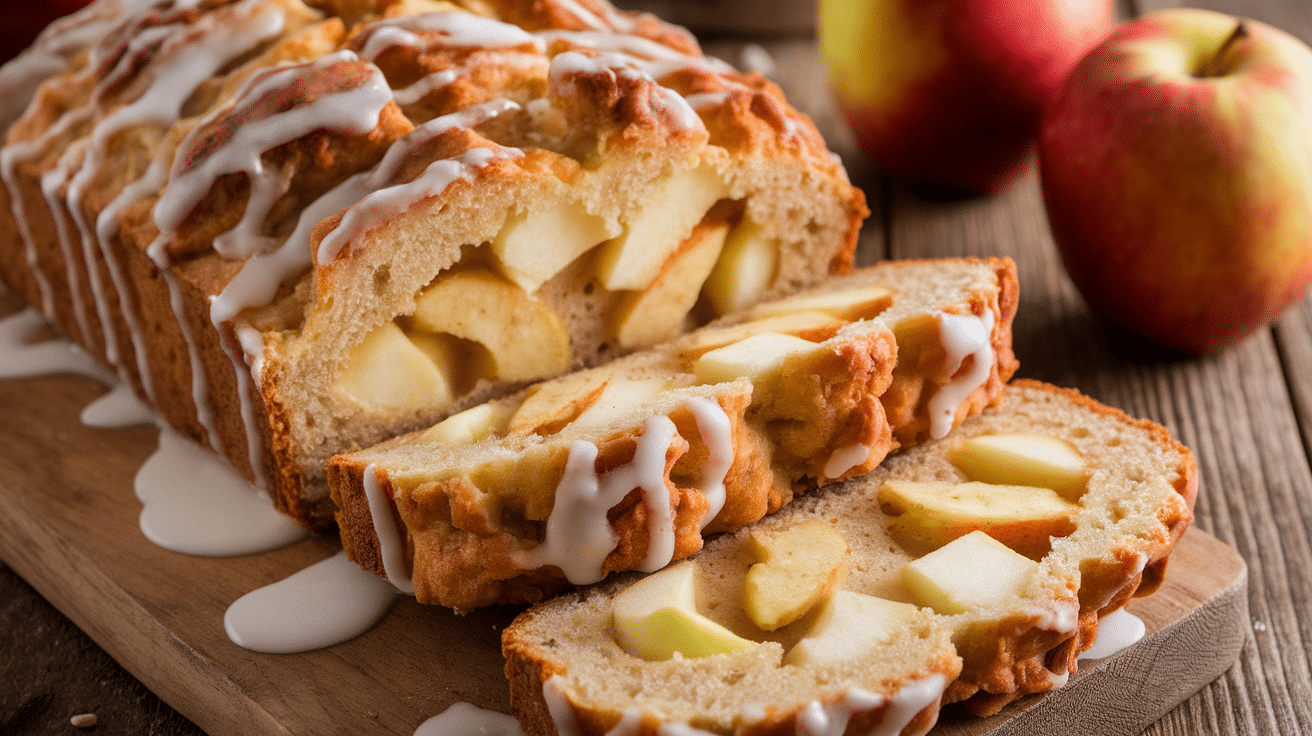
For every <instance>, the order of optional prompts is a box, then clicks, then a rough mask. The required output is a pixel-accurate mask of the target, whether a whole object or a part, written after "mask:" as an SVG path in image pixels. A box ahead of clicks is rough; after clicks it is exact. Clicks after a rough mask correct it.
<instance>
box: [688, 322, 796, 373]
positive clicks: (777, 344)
mask: <svg viewBox="0 0 1312 736" xmlns="http://www.w3.org/2000/svg"><path fill="white" fill-rule="evenodd" d="M819 349H820V348H819V346H818V345H817V344H816V343H813V342H809V341H807V340H803V339H802V338H800V337H793V336H792V335H782V334H779V333H777V332H766V333H762V334H759V335H752V336H751V337H748V338H746V339H744V340H739V341H738V342H735V343H732V344H729V345H725V346H724V347H722V348H716V349H715V350H712V351H710V352H708V353H706V354H705V355H703V356H702V357H700V358H698V359H697V360H696V361H694V362H693V372H694V373H695V374H696V376H697V382H698V383H702V384H710V383H725V382H728V381H732V380H734V379H737V378H749V379H751V381H752V383H757V382H761V381H765V380H766V379H768V378H769V377H770V376H771V375H772V374H774V373H775V372H777V371H778V370H779V369H780V368H781V367H783V366H784V365H786V364H787V363H788V361H789V360H791V359H794V358H796V357H797V356H801V355H806V354H810V353H814V352H816V351H817V350H819Z"/></svg>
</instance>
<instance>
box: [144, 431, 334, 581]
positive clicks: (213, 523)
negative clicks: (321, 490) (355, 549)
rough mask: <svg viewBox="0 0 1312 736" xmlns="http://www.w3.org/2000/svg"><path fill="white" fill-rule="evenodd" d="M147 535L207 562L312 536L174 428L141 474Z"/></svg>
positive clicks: (162, 438) (161, 435)
mask: <svg viewBox="0 0 1312 736" xmlns="http://www.w3.org/2000/svg"><path fill="white" fill-rule="evenodd" d="M134 487H135V489H136V492H137V498H138V499H140V500H141V503H142V504H143V508H142V510H141V532H142V533H143V534H145V535H146V538H147V539H149V540H150V541H152V542H154V543H155V544H158V545H159V546H161V547H163V548H165V549H170V550H173V551H174V552H182V553H184V554H189V555H197V556H201V557H236V556H238V555H250V554H258V553H260V552H269V551H272V550H275V549H280V548H282V547H286V546H287V545H289V544H292V543H293V542H296V541H299V540H301V539H304V538H306V537H307V536H308V535H309V532H307V531H305V530H304V529H302V528H301V527H300V526H298V525H297V524H296V522H294V521H292V520H291V518H290V517H288V516H286V515H284V514H281V513H279V512H278V511H277V509H275V508H273V504H271V503H270V502H269V499H268V498H267V497H266V496H265V495H264V494H262V493H260V492H259V491H257V490H255V488H254V487H253V486H251V485H250V484H249V483H247V482H246V481H245V479H243V478H241V477H240V476H238V475H237V474H236V473H234V472H233V471H232V470H231V469H230V468H228V466H227V465H225V464H224V463H223V462H222V461H221V460H219V459H218V458H217V457H215V456H214V454H213V453H211V452H208V451H207V450H205V449H203V448H202V447H201V446H200V445H197V444H196V443H195V442H192V441H191V440H189V439H186V438H184V437H183V436H182V435H180V434H178V433H177V432H175V431H173V430H172V429H168V428H163V429H161V430H160V432H159V449H158V450H156V451H155V454H153V455H151V456H150V458H149V459H147V460H146V462H145V463H144V464H142V466H141V470H139V471H138V472H137V478H136V482H135V483H134Z"/></svg>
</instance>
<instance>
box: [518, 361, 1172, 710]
mask: <svg viewBox="0 0 1312 736" xmlns="http://www.w3.org/2000/svg"><path fill="white" fill-rule="evenodd" d="M1055 427H1062V429H1054V428H1055ZM1024 431H1041V432H1045V433H1050V432H1054V431H1055V432H1056V433H1057V436H1060V437H1064V438H1067V439H1068V440H1070V441H1073V442H1076V443H1077V444H1078V446H1079V447H1080V448H1081V452H1083V453H1085V456H1086V458H1087V459H1088V461H1089V462H1091V463H1094V465H1093V467H1094V468H1095V470H1093V471H1091V472H1092V473H1093V476H1091V480H1090V484H1091V485H1090V488H1089V490H1088V491H1087V492H1086V493H1087V494H1092V495H1091V496H1088V497H1087V498H1086V499H1084V500H1082V511H1081V514H1082V516H1079V517H1077V529H1076V531H1075V532H1073V533H1072V534H1071V535H1070V536H1069V537H1066V538H1062V539H1057V540H1055V541H1054V543H1053V549H1052V551H1051V552H1050V553H1049V554H1048V555H1047V556H1045V557H1044V558H1043V560H1042V561H1041V562H1040V568H1039V569H1040V579H1039V581H1038V582H1037V583H1036V585H1037V587H1036V588H1035V589H1034V590H1033V591H1032V592H1031V593H1027V594H1026V596H1025V597H1022V598H1020V599H1018V600H1017V601H1016V602H1015V603H1013V604H1010V605H1009V606H1008V607H1005V608H1003V609H999V610H987V611H975V612H967V613H963V614H956V615H953V616H936V617H935V618H934V619H933V620H934V622H936V625H937V626H938V628H937V629H936V631H939V632H940V633H944V634H946V633H947V632H951V634H950V638H949V641H950V643H946V644H945V651H946V659H945V658H944V656H943V655H941V654H935V655H929V654H925V653H922V654H921V655H919V656H920V657H923V659H913V660H912V661H913V662H914V663H915V664H914V665H908V664H907V663H905V662H903V664H902V665H901V666H903V667H904V670H905V673H904V676H903V677H902V678H893V679H892V680H891V681H890V683H889V685H888V687H889V688H890V690H896V688H897V686H898V684H902V683H906V682H908V681H911V680H913V679H914V678H916V677H921V676H923V673H924V671H926V670H927V669H928V670H934V671H938V672H950V673H951V674H950V675H949V677H948V680H945V682H944V684H945V685H946V688H945V689H944V690H943V693H942V698H941V703H942V704H947V703H952V702H961V703H962V704H963V706H964V707H965V708H966V709H967V710H968V711H969V712H971V713H973V714H975V715H981V716H984V715H991V714H993V713H996V712H997V711H998V710H1000V709H1001V708H1002V707H1004V706H1005V705H1007V704H1008V703H1010V702H1013V701H1014V700H1016V699H1017V698H1020V697H1023V696H1024V695H1027V694H1031V693H1039V692H1044V691H1047V690H1050V689H1053V688H1054V687H1060V686H1061V684H1062V683H1064V682H1065V676H1066V675H1068V674H1070V673H1073V672H1075V667H1076V657H1077V656H1078V655H1079V654H1080V653H1081V652H1083V651H1084V650H1086V649H1088V648H1089V646H1091V644H1092V643H1093V641H1094V638H1095V637H1096V635H1097V631H1098V622H1099V619H1100V617H1101V616H1105V615H1106V614H1108V613H1110V612H1112V611H1115V610H1117V609H1119V608H1121V607H1123V606H1124V605H1125V603H1126V602H1127V601H1128V600H1130V598H1131V597H1133V596H1135V595H1137V594H1146V593H1145V592H1144V585H1143V584H1142V581H1143V579H1144V578H1145V577H1146V575H1145V571H1146V570H1148V569H1150V568H1152V567H1153V566H1154V565H1159V566H1160V564H1161V563H1163V562H1164V561H1165V560H1166V559H1167V558H1168V557H1169V555H1170V552H1171V551H1172V549H1173V548H1174V544H1175V543H1176V541H1178V539H1179V537H1180V535H1181V534H1182V533H1183V531H1184V528H1185V527H1187V526H1188V523H1189V519H1190V518H1191V508H1192V501H1193V498H1194V495H1195V493H1196V487H1197V486H1196V475H1197V472H1196V467H1195V461H1194V457H1193V454H1192V453H1191V452H1190V451H1189V450H1188V449H1187V448H1186V447H1184V446H1183V445H1181V444H1180V443H1179V442H1178V441H1176V440H1175V439H1174V438H1172V437H1171V435H1170V433H1169V432H1168V431H1167V430H1166V429H1164V428H1163V427H1161V426H1160V425H1157V424H1155V423H1152V422H1149V421H1144V420H1138V419H1134V418H1131V417H1129V416H1127V415H1125V414H1124V413H1123V412H1121V411H1119V410H1117V409H1113V408H1110V407H1106V406H1104V405H1102V404H1099V403H1097V402H1095V401H1093V400H1092V399H1090V398H1088V397H1086V396H1084V395H1082V394H1080V393H1079V392H1077V391H1072V390H1068V389H1059V388H1057V387H1054V386H1050V385H1047V384H1043V383H1040V382H1037V381H1030V380H1021V381H1016V382H1015V383H1014V384H1012V386H1011V387H1009V388H1008V389H1007V392H1006V394H1005V395H1004V397H1003V398H1002V399H1001V401H1000V402H999V404H998V405H997V406H996V407H993V408H990V409H988V410H986V411H985V412H983V413H982V414H980V415H978V416H975V417H972V418H970V419H968V420H966V422H964V423H963V425H962V426H961V427H960V428H959V430H958V432H957V434H955V435H954V436H951V437H948V438H947V439H945V440H941V441H934V442H929V443H926V444H925V445H922V446H918V447H915V448H911V449H909V450H904V451H902V452H899V453H897V454H895V455H894V456H892V457H891V458H890V459H889V460H888V461H886V463H885V464H884V465H883V466H881V467H880V468H878V469H877V470H876V471H875V472H873V473H872V474H870V475H867V476H861V477H857V478H854V479H851V480H848V481H846V482H845V483H843V484H840V485H837V486H834V487H831V488H829V489H824V490H821V491H820V492H818V493H816V494H813V495H810V496H808V497H806V498H804V499H800V500H798V501H797V502H795V503H793V504H791V505H789V506H788V507H786V508H785V509H784V510H783V511H782V512H780V513H779V514H776V515H774V516H771V517H769V518H767V519H764V520H762V521H761V522H758V523H757V524H755V525H752V526H749V527H747V528H745V529H743V530H740V531H738V532H736V533H734V534H731V535H726V536H725V537H722V538H719V539H717V540H715V541H714V542H712V543H711V544H709V545H708V546H707V548H706V549H705V550H703V551H702V552H700V553H699V554H698V555H696V556H694V557H693V558H692V559H693V561H694V562H695V564H696V565H698V575H699V577H698V580H699V581H701V582H699V586H698V610H699V611H701V612H702V613H703V614H704V615H708V616H710V617H712V618H713V619H714V620H716V621H717V622H718V623H721V624H722V625H725V626H727V627H729V628H730V629H731V630H733V631H734V632H735V633H737V634H739V635H740V636H749V637H750V638H756V639H757V640H758V641H760V640H762V639H765V641H766V644H764V645H762V646H763V647H769V646H774V644H773V642H775V641H778V642H779V643H781V644H782V645H783V646H784V647H785V648H787V647H789V646H791V645H792V643H793V642H795V641H796V636H798V634H793V635H791V636H784V637H782V638H779V637H777V636H775V635H773V634H767V633H765V632H761V631H759V630H756V629H754V628H753V625H752V624H751V623H750V621H749V620H748V619H747V618H746V615H745V614H743V613H741V611H737V612H735V611H736V609H737V607H738V605H739V603H737V601H738V596H739V595H741V593H740V592H735V586H740V585H741V583H742V580H743V576H744V575H745V566H746V563H743V562H742V561H741V558H742V554H743V553H742V551H741V550H740V547H741V546H742V545H743V544H745V543H746V541H745V539H746V535H747V534H748V533H749V532H750V531H752V530H759V529H763V530H767V531H771V532H772V533H777V532H778V531H779V530H782V529H786V528H789V527H790V526H792V525H795V524H797V523H799V522H801V521H804V520H810V519H817V518H818V519H825V520H828V521H830V522H831V523H834V524H836V525H837V527H838V528H839V529H840V530H842V531H843V533H844V535H845V536H846V537H847V539H848V542H849V544H850V545H852V554H853V555H854V558H853V560H852V565H851V567H852V569H853V570H854V572H853V573H852V577H851V578H849V580H848V581H847V582H846V583H844V584H843V585H844V587H849V588H850V589H852V590H858V591H862V590H864V591H866V592H870V593H872V594H874V595H877V596H878V595H885V596H889V595H891V596H893V597H894V598H895V599H896V598H897V595H898V594H897V593H896V590H895V588H894V587H891V586H893V585H894V583H895V580H896V577H897V576H896V572H897V570H898V569H899V568H900V565H901V563H902V561H904V560H909V559H914V557H915V556H916V554H917V553H914V552H903V553H898V554H895V555H893V556H892V557H891V558H890V547H896V546H897V545H898V544H899V543H898V542H897V541H896V538H895V537H891V536H889V532H888V531H887V530H886V529H885V526H886V525H887V524H888V521H887V517H885V516H884V514H883V513H881V511H880V507H879V503H878V501H877V499H876V496H877V491H878V489H879V487H880V486H881V485H882V483H883V482H884V481H885V480H887V479H892V478H900V479H938V480H951V479H952V478H954V477H955V478H957V479H958V480H960V479H961V477H962V476H961V474H960V471H959V470H956V469H954V468H953V466H951V464H950V463H949V462H948V461H947V460H946V457H947V454H948V452H949V450H950V448H951V447H953V446H954V444H955V443H957V442H960V441H962V440H963V439H965V438H966V437H970V436H975V435H977V434H987V433H992V432H1024ZM1111 438H1116V441H1115V442H1114V443H1108V442H1107V440H1108V439H1111ZM1118 499H1119V500H1121V501H1123V502H1125V503H1124V504H1123V506H1118V505H1117V504H1116V503H1115V502H1116V501H1117V500H1118ZM1132 499H1133V501H1131V500H1132ZM1111 508H1123V509H1124V510H1125V513H1127V514H1129V515H1128V516H1126V517H1125V518H1124V519H1122V520H1120V521H1117V522H1115V523H1109V519H1107V518H1105V516H1104V515H1105V514H1106V513H1110V512H1108V511H1107V509H1111ZM1130 508H1135V509H1138V510H1136V511H1133V512H1130V511H1128V509H1130ZM881 519H883V521H881ZM1118 525H1119V527H1118ZM1113 528H1116V529H1119V530H1116V531H1110V530H1109V529H1113ZM885 558H889V559H885ZM749 560H750V558H749ZM627 584H628V581H627V580H619V581H609V582H606V583H603V584H600V585H598V586H594V587H591V588H586V589H583V590H581V591H578V592H576V593H573V594H570V595H568V596H563V597H560V598H556V599H553V600H551V601H548V602H544V603H541V604H538V605H536V606H534V607H533V608H530V609H529V610H528V611H526V612H525V613H524V614H522V615H521V616H520V617H518V618H517V619H516V620H515V622H514V623H512V625H511V626H510V627H508V628H507V629H506V631H505V632H504V634H503V638H502V650H503V653H504V654H505V655H506V658H507V664H506V672H507V676H508V678H509V680H510V682H511V699H512V705H513V707H514V709H515V713H516V715H517V716H518V717H520V719H521V722H522V723H523V724H524V727H525V732H526V733H527V734H529V735H530V736H539V735H545V734H552V733H555V732H556V728H557V725H556V724H557V723H558V722H559V720H560V718H562V717H566V716H563V715H562V714H563V713H565V712H566V708H567V709H568V711H569V712H572V716H568V717H573V718H575V719H576V720H577V722H578V724H579V725H580V726H581V732H582V733H587V734H604V733H607V732H608V731H609V729H611V728H614V727H615V726H616V724H617V723H618V722H619V720H620V718H621V712H622V711H624V710H625V709H626V708H629V707H634V708H637V709H639V710H641V711H642V712H644V713H647V714H649V716H648V717H645V718H644V719H643V722H642V725H641V728H639V729H637V730H636V731H634V733H643V734H646V733H655V732H656V731H655V729H656V727H657V725H659V723H661V722H671V723H678V722H690V723H691V725H693V726H695V727H697V728H701V729H703V730H707V731H709V732H711V733H725V734H728V733H734V734H738V733H758V732H763V733H780V734H793V733H797V731H796V725H795V718H796V712H795V709H793V708H792V706H790V707H788V708H783V709H782V710H773V711H771V712H770V718H768V719H762V720H761V721H760V722H759V723H757V722H755V721H754V719H756V718H759V714H756V712H755V711H752V712H753V713H754V715H753V716H751V717H750V718H749V717H747V716H746V715H745V714H746V712H747V711H746V710H735V709H734V708H735V706H733V705H730V706H725V707H724V708H718V706H717V709H716V710H715V711H714V714H713V713H711V712H710V711H706V712H703V711H701V710H698V708H700V707H708V706H705V705H704V704H703V705H702V706H691V705H690V706H688V707H687V708H685V707H684V706H682V705H676V704H677V703H679V702H682V700H683V698H685V697H686V699H687V701H688V702H689V703H692V702H696V698H695V697H694V696H693V694H692V693H691V692H689V693H687V694H686V696H680V695H679V694H678V693H679V692H680V690H679V688H680V687H681V685H680V684H679V683H689V682H692V681H693V680H692V678H693V670H692V669H691V668H694V667H695V668H697V669H696V670H695V672H696V676H697V677H705V678H707V681H712V680H723V679H725V678H730V677H731V676H730V675H729V673H731V672H732V673H734V674H733V675H732V677H733V678H740V677H741V678H749V677H751V676H750V675H744V674H742V673H743V672H744V671H746V670H745V669H744V668H746V667H748V665H745V664H743V663H742V660H743V659H745V658H746V655H744V654H742V653H736V654H732V655H714V656H712V657H708V658H703V659H688V660H672V661H669V662H644V661H642V660H638V659H637V658H635V657H631V656H630V655H627V654H626V653H624V652H623V651H622V650H620V649H619V647H618V645H617V644H616V643H615V642H614V640H613V638H612V636H613V635H612V633H611V629H610V626H611V624H610V623H609V619H608V618H607V613H608V611H609V610H610V601H611V600H612V598H613V597H614V596H615V595H616V594H617V593H618V592H619V591H621V590H622V589H623V588H624V587H626V585H627ZM1038 591H1041V592H1038ZM890 646H891V645H890ZM749 651H751V650H749ZM775 656H778V655H775ZM880 656H884V657H887V658H888V660H889V661H901V660H898V659H897V657H898V655H897V654H895V650H894V649H889V650H887V651H885V652H884V653H883V654H881V655H880ZM947 659H950V660H951V663H950V666H947V667H945V666H944V663H945V662H946V661H947ZM767 661H769V662H773V663H772V664H759V665H756V666H760V667H763V668H764V669H763V671H775V672H778V674H777V675H776V676H777V677H785V670H787V669H788V667H784V668H779V663H778V661H777V660H767ZM863 661H864V660H863ZM792 666H794V667H795V666H796V665H792ZM681 667H682V668H690V669H689V670H688V671H687V672H681V670H680V669H679V668H681ZM922 667H923V668H925V669H921V668H922ZM772 668H778V669H772ZM751 671H754V670H751ZM844 672H847V670H844ZM787 676H788V677H792V676H793V675H791V674H790V675H787ZM553 677H556V678H558V679H557V680H556V683H557V684H556V686H554V687H555V690H556V692H557V697H563V698H564V701H563V702H565V703H566V704H567V706H561V705H560V704H557V705H555V706H554V707H555V717H554V718H553V714H552V711H551V710H550V709H549V708H548V707H547V700H546V696H545V695H544V688H547V689H551V688H549V687H547V682H548V681H549V680H551V678H553ZM831 677H832V675H831ZM602 680H605V681H606V684H605V685H604V686H603V685H601V681H602ZM637 681H641V682H643V683H646V684H645V685H643V686H642V687H643V690H644V692H643V694H641V695H633V696H632V700H633V701H636V702H630V699H629V698H621V700H624V701H625V702H624V704H623V705H620V704H619V701H617V700H615V694H616V693H622V692H626V687H628V685H627V683H630V682H637ZM827 682H828V680H827ZM657 683H662V684H657ZM840 686H841V685H840ZM649 689H651V690H652V692H653V693H655V692H657V691H658V693H659V694H649V693H648V692H646V691H647V690H649ZM818 692H819V690H817V693H818ZM886 692H887V691H886ZM793 695H794V694H793V693H792V692H779V693H771V694H770V695H768V696H766V697H769V698H771V699H779V700H780V701H783V700H787V701H788V702H793V700H794V698H793ZM728 697H729V696H727V695H723V694H721V695H717V700H716V701H715V702H717V703H718V702H720V701H719V699H722V698H728ZM760 697H761V696H753V697H750V698H746V697H745V698H744V700H743V701H742V704H741V705H739V706H737V707H738V708H744V707H745V704H746V703H757V702H759V700H760ZM816 697H821V699H822V700H823V697H822V696H818V695H816ZM802 699H803V700H805V696H803V697H802ZM731 702H736V701H731ZM939 704H940V701H935V703H934V705H933V707H932V708H930V709H927V711H924V712H921V713H920V715H919V716H918V718H919V719H920V720H919V721H918V722H919V723H921V724H922V725H923V724H924V723H926V722H928V723H929V724H930V725H932V722H933V717H934V714H935V713H936V712H937V708H938V707H939ZM688 708H692V709H691V710H689V709H688ZM661 713H664V714H665V716H664V717H663V718H662V717H660V716H659V715H658V714H661ZM675 713H677V715H675ZM649 721H650V722H649ZM748 722H751V723H748ZM847 732H848V733H851V732H853V731H852V730H851V729H850V728H849V730H848V731H847ZM857 732H859V731H857ZM904 733H905V731H904Z"/></svg>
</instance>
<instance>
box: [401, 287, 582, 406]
mask: <svg viewBox="0 0 1312 736" xmlns="http://www.w3.org/2000/svg"><path fill="white" fill-rule="evenodd" d="M413 322H414V325H415V327H417V328H418V329H421V330H426V331H428V332H440V333H446V334H450V335H455V336H456V337H460V338H464V339H466V340H472V341H474V342H477V343H479V344H481V345H482V346H483V347H485V348H487V350H488V352H489V353H490V354H491V356H492V361H493V363H494V364H495V367H494V369H493V371H494V377H496V378H500V379H504V380H507V381H527V380H532V379H535V378H542V377H545V376H552V375H556V374H559V373H562V372H564V371H565V369H567V368H568V367H569V364H570V358H571V353H570V344H569V333H568V332H567V331H566V330H565V326H564V324H563V323H561V321H560V317H559V316H557V315H556V313H555V312H554V311H553V310H552V309H551V308H550V307H548V306H547V305H546V304H544V303H543V302H541V301H538V300H537V299H534V298H533V297H531V296H529V295H528V293H527V292H525V291H524V290H523V289H521V288H519V287H518V286H516V285H514V284H512V283H510V282H509V281H507V280H505V279H503V278H501V277H500V276H497V275H495V274H493V273H490V272H488V271H481V270H471V271H456V272H452V273H447V274H443V275H441V276H439V277H438V278H437V279H436V280H435V281H434V282H433V283H432V284H431V285H430V286H429V287H428V288H426V289H424V291H422V292H420V294H419V296H418V297H416V299H415V314H414V320H413Z"/></svg>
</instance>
